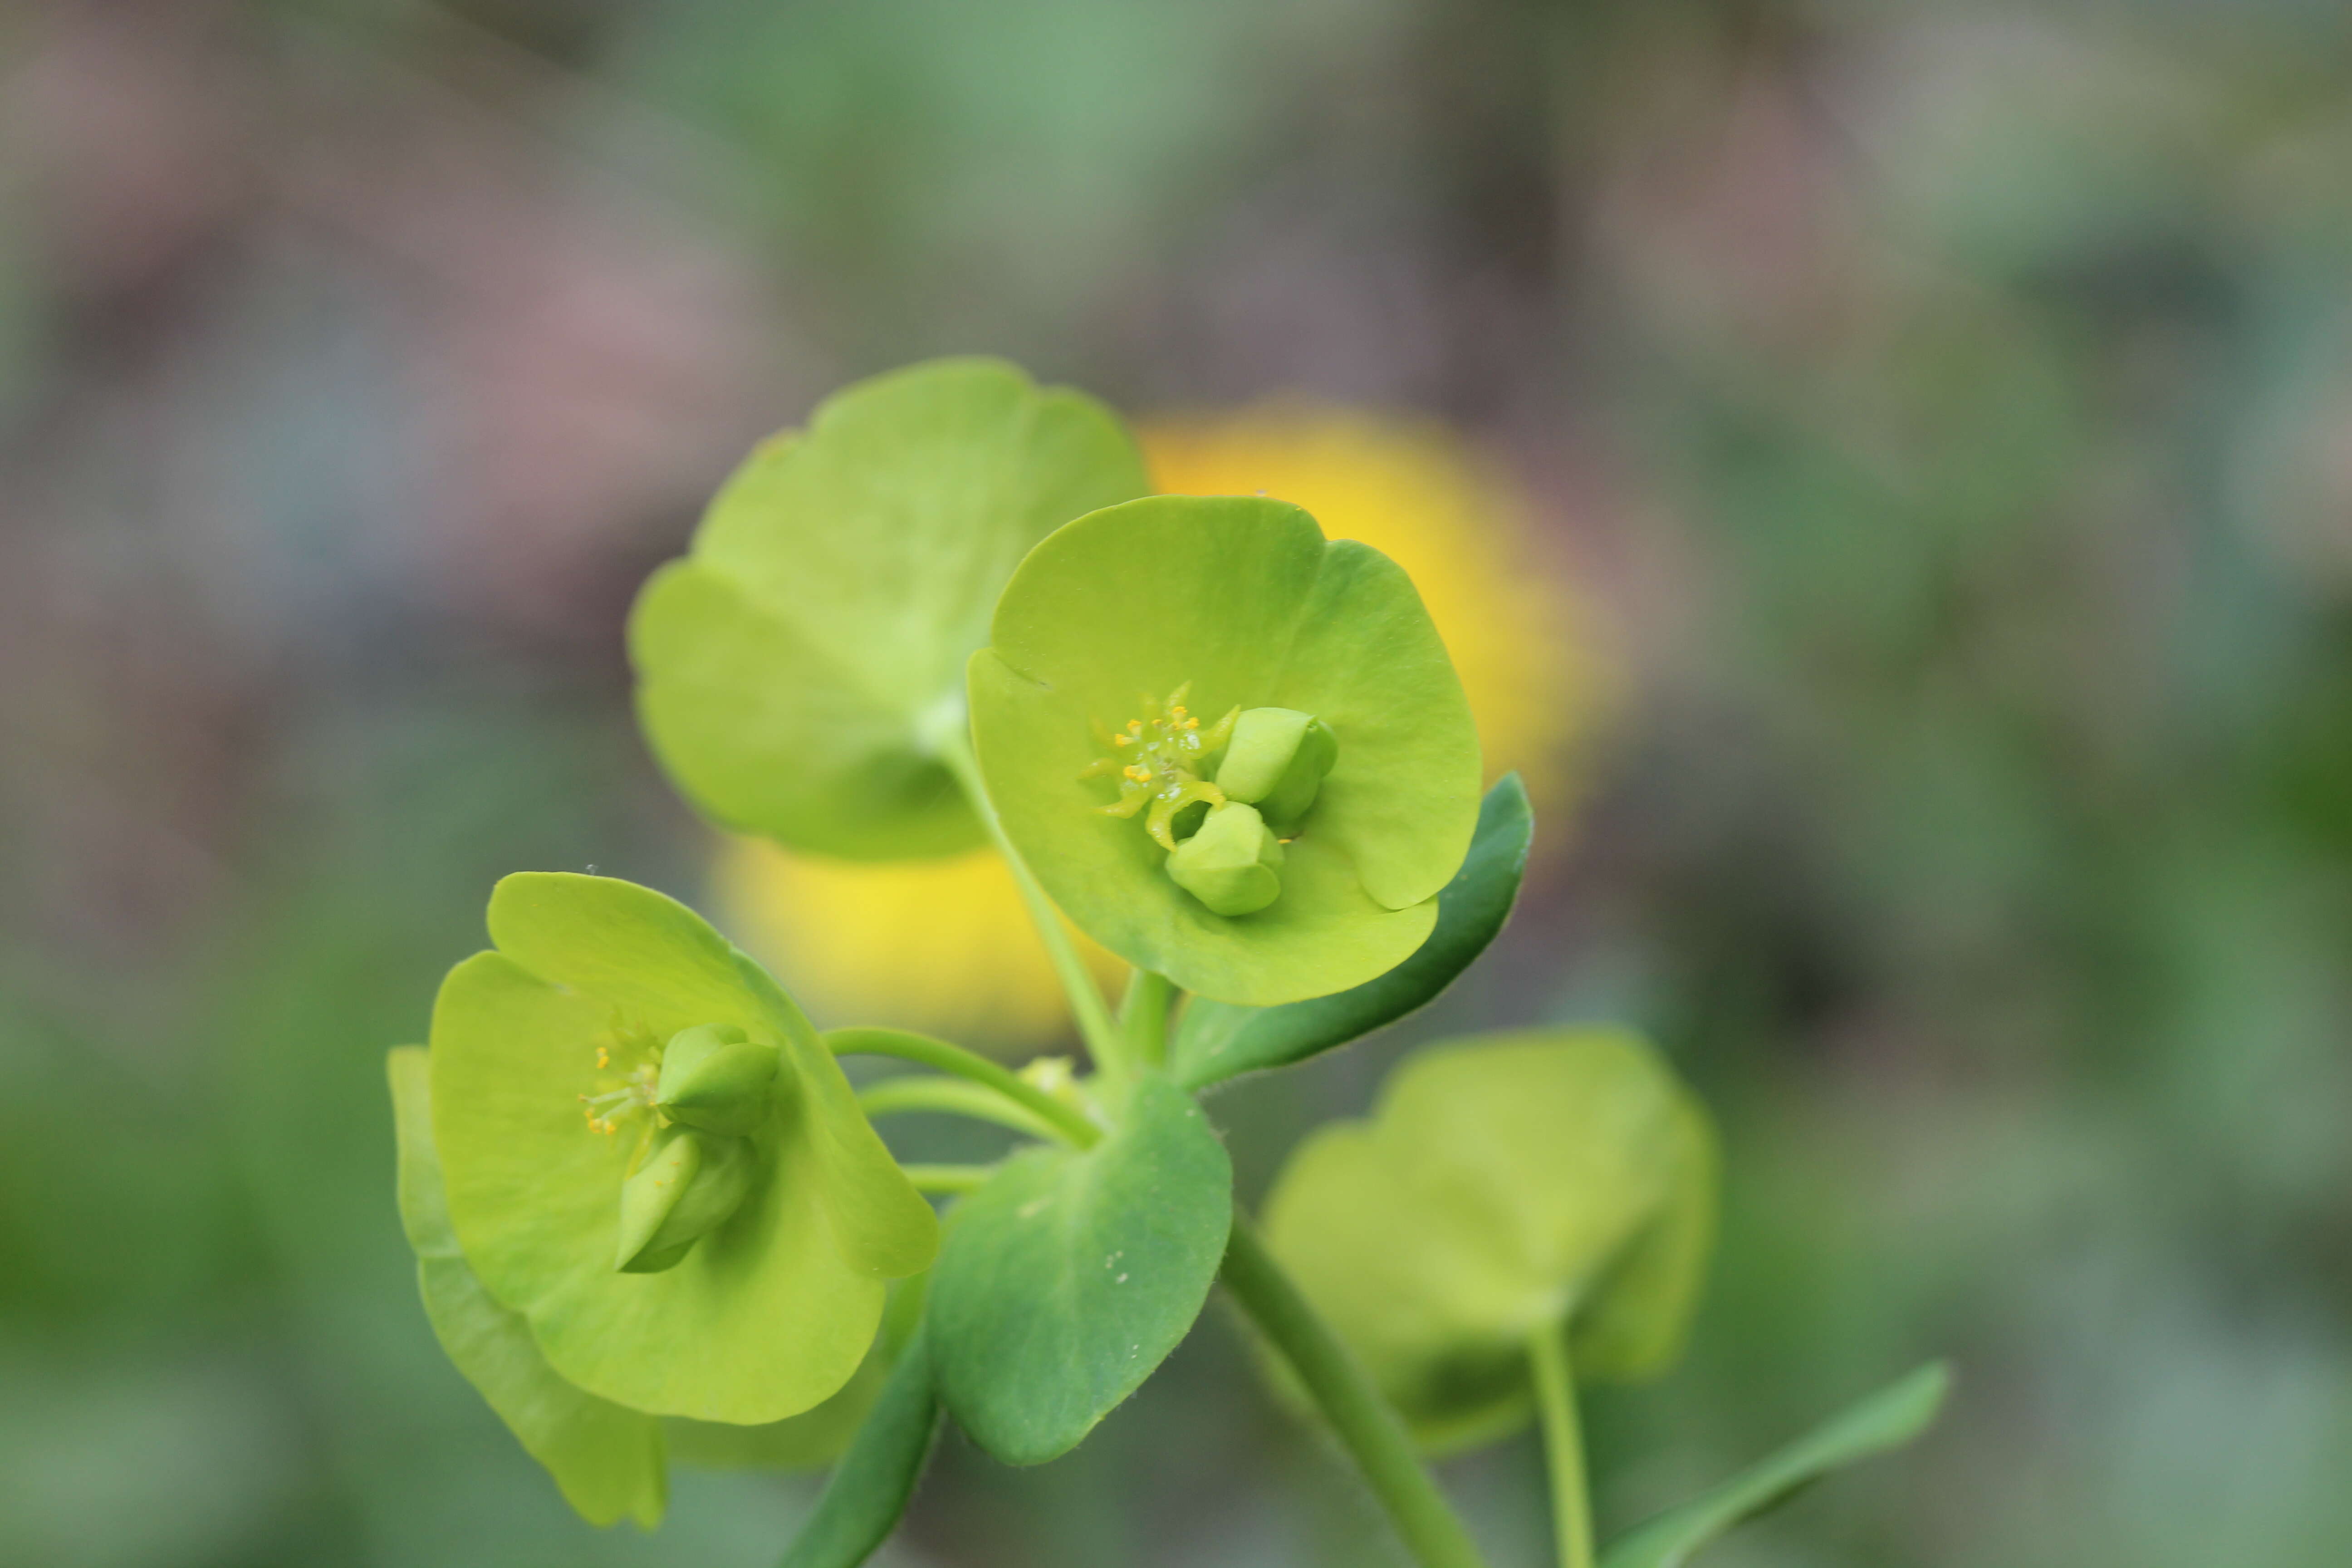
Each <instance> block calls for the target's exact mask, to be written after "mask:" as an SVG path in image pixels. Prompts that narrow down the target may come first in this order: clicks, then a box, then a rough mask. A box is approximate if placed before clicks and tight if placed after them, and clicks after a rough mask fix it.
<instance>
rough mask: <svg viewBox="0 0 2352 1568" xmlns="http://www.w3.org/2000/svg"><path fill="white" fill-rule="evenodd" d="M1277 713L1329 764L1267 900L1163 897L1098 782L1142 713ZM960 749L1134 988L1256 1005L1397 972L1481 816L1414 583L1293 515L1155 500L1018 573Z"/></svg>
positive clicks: (1162, 886) (1259, 506)
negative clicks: (1162, 707)
mask: <svg viewBox="0 0 2352 1568" xmlns="http://www.w3.org/2000/svg"><path fill="white" fill-rule="evenodd" d="M1188 682H1189V683H1190V690H1189V693H1188V694H1187V695H1186V697H1185V698H1184V699H1183V700H1184V702H1185V703H1186V705H1187V706H1188V707H1189V708H1190V710H1192V712H1194V713H1198V714H1204V715H1212V716H1213V715H1218V714H1223V713H1225V712H1228V711H1230V710H1234V709H1236V708H1238V709H1243V710H1248V709H1252V708H1287V709H1291V710H1297V711H1298V712H1301V713H1308V714H1312V715H1314V716H1315V717H1316V718H1317V719H1318V720H1320V721H1322V722H1323V723H1325V724H1326V725H1328V727H1329V729H1330V731H1331V732H1332V735H1333V736H1334V737H1335V739H1336V742H1337V760H1336V761H1335V763H1333V765H1332V767H1331V771H1330V773H1329V774H1328V776H1327V777H1325V778H1324V779H1323V781H1322V784H1321V788H1320V790H1319V792H1318V795H1317V796H1316V799H1315V802H1314V805H1313V807H1312V809H1311V810H1310V811H1308V813H1307V816H1306V819H1305V821H1304V822H1303V823H1302V824H1301V825H1300V826H1299V831H1298V835H1297V838H1296V840H1295V841H1294V842H1292V843H1290V844H1288V845H1286V847H1285V848H1286V856H1285V859H1284V863H1283V868H1282V871H1281V874H1280V875H1281V896H1280V897H1279V898H1277V899H1276V900H1274V902H1273V903H1271V904H1269V905H1267V906H1266V907H1265V908H1264V909H1261V910H1256V911H1255V912H1254V913H1250V914H1247V915H1242V916H1238V917H1229V916H1224V915H1220V914H1217V913H1215V912H1214V911H1213V910H1210V909H1208V908H1207V907H1206V906H1204V905H1203V904H1202V902H1201V900H1199V899H1197V898H1195V897H1194V896H1193V895H1192V894H1191V893H1189V892H1187V891H1185V890H1184V889H1182V888H1181V887H1179V886H1177V885H1176V884H1175V883H1174V882H1173V881H1171V880H1170V879H1169V878H1168V876H1167V875H1166V873H1165V871H1164V869H1163V862H1164V861H1165V859H1166V858H1167V852H1166V851H1165V850H1164V849H1162V848H1161V847H1160V846H1159V845H1157V844H1155V843H1154V842H1153V841H1152V839H1151V837H1150V835H1149V834H1147V833H1146V832H1145V831H1144V828H1143V826H1142V825H1141V824H1139V823H1138V822H1136V821H1134V820H1132V819H1123V818H1120V817H1117V816H1106V815H1104V814H1103V811H1102V807H1103V806H1105V805H1108V804H1110V803H1111V802H1112V801H1113V800H1114V799H1115V797H1116V790H1117V787H1118V780H1117V779H1116V778H1114V777H1106V776H1104V775H1103V773H1102V770H1100V769H1099V768H1097V767H1096V766H1095V763H1097V759H1099V758H1101V757H1102V756H1104V755H1105V754H1106V752H1107V751H1108V745H1107V742H1106V741H1105V739H1104V737H1106V736H1111V735H1114V734H1116V733H1117V732H1118V731H1121V730H1122V729H1123V728H1124V727H1125V726H1126V725H1127V724H1128V723H1129V721H1130V720H1132V719H1134V718H1135V717H1136V716H1137V715H1138V714H1139V712H1141V711H1142V706H1143V704H1145V703H1146V702H1147V701H1160V700H1167V699H1168V698H1169V696H1170V694H1171V693H1174V692H1176V691H1178V690H1180V689H1184V688H1185V687H1186V684H1187V683H1188ZM971 717H972V733H973V739H974V742H975V744H976V746H977V748H978V751H979V754H980V764H981V768H982V773H983V774H984V775H985V777H986V780H987V784H988V789H989V795H990V797H991V799H992V801H993V803H994V805H995V806H996V810H997V812H998V814H999V816H1001V817H1002V818H1003V824H1004V827H1005V830H1006V832H1007V833H1008V834H1009V835H1010V836H1011V837H1012V838H1013V843H1014V844H1015V845H1016V846H1017V847H1019V849H1020V851H1021V854H1022V856H1023V858H1024V859H1026V860H1027V861H1028V863H1029V865H1030V867H1031V868H1033V869H1034V871H1035V873H1036V875H1037V878H1038V879H1039V880H1040V881H1042V882H1043V883H1044V884H1045V888H1046V890H1047V891H1048V892H1050V893H1051V894H1052V895H1053V897H1054V900H1055V902H1056V903H1058V904H1060V905H1061V907H1062V909H1063V910H1064V911H1065V912H1066V913H1067V914H1068V915H1069V917H1070V918H1071V919H1072V920H1073V921H1076V923H1077V925H1078V926H1079V927H1080V928H1081V929H1083V930H1084V931H1086V932H1087V934H1088V935H1090V936H1092V937H1094V938H1095V939H1096V940H1097V942H1101V943H1102V944H1103V945H1104V946H1106V947H1108V948H1109V949H1110V950H1111V951H1112V952H1116V953H1118V955H1119V956H1120V957H1122V958H1125V959H1126V960H1128V961H1129V963H1133V964H1135V965H1137V966H1138V967H1139V968H1142V969H1146V970H1150V971H1154V972H1156V973H1161V974H1165V975H1167V976H1168V977H1169V978H1170V979H1171V980H1173V981H1174V982H1175V983H1176V984H1178V985H1180V986H1182V987H1183V988H1184V989H1186V990H1189V991H1192V992H1196V993H1198V994H1201V995H1204V996H1212V997H1215V998H1218V999H1219V1000H1222V1001H1228V1002H1240V1003H1245V1004H1248V1005H1257V1006H1271V1005H1276V1004H1279V1003H1284V1002H1291V1001H1297V1000H1298V999H1300V998H1302V997H1307V996H1318V995H1322V994H1327V993H1329V992H1333V991H1339V990H1344V989H1346V988H1347V987H1349V986H1351V985H1356V984H1361V983H1362V982H1364V981H1366V980H1369V979H1370V978H1372V977H1373V976H1374V975H1377V974H1381V973H1385V972H1386V971H1388V970H1389V969H1391V968H1392V967H1394V966H1395V965H1396V964H1397V963H1400V962H1401V961H1402V960H1403V959H1404V958H1405V957H1406V956H1407V955H1408V954H1410V953H1411V952H1412V951H1413V950H1414V949H1415V948H1416V947H1418V946H1420V944H1421V942H1423V939H1424V938H1426V937H1427V936H1428V935H1429V932H1430V928H1431V926H1432V925H1433V923H1434V921H1435V920H1436V916H1437V906H1436V894H1437V890H1438V889H1440V888H1442V887H1444V885H1445V883H1446V880H1447V879H1449V878H1451V877H1452V876H1453V874H1454V868H1456V867H1457V866H1459V865H1460V864H1461V862H1462V857H1463V854H1464V852H1465V850H1466V849H1467V848H1468V847H1469V844H1470V835H1471V832H1472V830H1473V828H1474V827H1475V826H1476V823H1477V817H1478V784H1479V760H1478V739H1477V731H1476V729H1475V726H1474V724H1473V723H1472V721H1471V718H1470V708H1469V704H1468V703H1467V702H1466V701H1465V700H1464V698H1463V695H1462V685H1461V682H1460V681H1459V680H1458V679H1456V678H1455V676H1454V667H1453V666H1452V664H1451V663H1450V662H1448V660H1447V658H1446V657H1445V648H1444V644H1443V643H1442V642H1440V641H1439V639H1438V636H1437V630H1436V628H1435V627H1434V626H1432V625H1431V624H1430V620H1429V616H1428V613H1427V612H1426V611H1425V610H1424V609H1423V607H1422V604H1421V599H1420V596H1419V595H1417V594H1415V593H1414V592H1413V587H1412V582H1411V581H1410V580H1409V579H1408V578H1407V577H1406V576H1405V574H1404V573H1403V572H1402V570H1401V569H1400V568H1399V567H1398V566H1397V565H1396V564H1395V563H1393V562H1391V561H1390V560H1389V559H1388V558H1387V557H1386V556H1384V555H1381V553H1380V552H1377V551H1374V550H1371V549H1369V548H1367V547H1365V546H1364V545H1361V544H1358V543H1355V542H1351V541H1347V540H1339V541H1330V542H1327V541H1326V540H1325V539H1324V538H1323V535H1322V531H1320V530H1319V529H1318V528H1317V527H1316V525H1315V520H1314V519H1313V518H1311V517H1309V516H1307V513H1306V512H1304V511H1301V510H1299V509H1298V508H1297V507H1295V506H1291V505H1288V504H1286V503H1285V502H1282V501H1276V500H1264V499H1262V498H1256V497H1211V498H1202V497H1193V496H1155V497H1150V498H1148V499H1146V500H1137V501H1129V502H1128V503H1126V504H1124V505H1121V506H1115V507H1108V508H1106V509H1105V510H1101V511H1097V512H1094V513H1091V514H1089V515H1088V516H1086V517H1083V518H1080V519H1079V520H1078V521H1076V522H1073V523H1071V524H1069V525H1068V526H1066V527H1065V528H1063V529H1060V530H1058V531H1056V532H1055V533H1054V534H1053V535H1052V536H1051V537H1049V538H1048V539H1046V540H1045V542H1043V543H1041V544H1039V545H1038V546H1037V548H1036V549H1034V550H1033V551H1032V552H1030V553H1029V557H1028V559H1027V560H1025V561H1024V562H1023V563H1021V569H1020V570H1019V571H1018V572H1016V573H1014V574H1013V580H1012V582H1010V583H1009V584H1006V585H1005V590H1004V596H1003V599H1002V600H1000V601H999V602H998V605H997V608H996V618H995V621H994V624H993V626H992V630H991V637H990V645H989V647H987V648H986V649H983V650H982V652H980V653H979V654H977V655H975V656H974V657H973V658H972V662H971Z"/></svg>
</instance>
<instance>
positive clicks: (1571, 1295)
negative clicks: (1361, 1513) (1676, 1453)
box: [1265, 1029, 1717, 1450]
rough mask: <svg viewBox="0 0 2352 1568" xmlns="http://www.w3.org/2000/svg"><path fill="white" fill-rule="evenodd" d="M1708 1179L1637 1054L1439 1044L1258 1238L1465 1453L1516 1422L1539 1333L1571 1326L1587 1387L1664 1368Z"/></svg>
mask: <svg viewBox="0 0 2352 1568" xmlns="http://www.w3.org/2000/svg"><path fill="white" fill-rule="evenodd" d="M1716 1184H1717V1179H1716V1152H1715V1137H1714V1133H1713V1131H1712V1129H1711V1128H1710V1127H1709V1125H1708V1123H1707V1121H1706V1115H1705V1113H1704V1112H1703V1111H1702V1110H1700V1108H1699V1107H1698V1105H1697V1103H1696V1101H1695V1100H1692V1098H1691V1097H1690V1095H1689V1093H1688V1092H1687V1091H1686V1090H1685V1089H1684V1088H1683V1087H1682V1085H1681V1084H1680V1083H1679V1082H1677V1081H1676V1079H1675V1077H1674V1075H1673V1073H1672V1071H1671V1070H1670V1069H1668V1068H1667V1067H1666V1066H1665V1064H1664V1062H1663V1061H1661V1060H1660V1059H1659V1058H1658V1057H1657V1056H1656V1054H1655V1053H1654V1052H1653V1051H1652V1050H1651V1049H1650V1048H1649V1047H1647V1046H1645V1045H1644V1044H1643V1043H1642V1042H1641V1041H1640V1040H1638V1039H1636V1038H1634V1037H1632V1036H1630V1035H1627V1034H1623V1033H1622V1032H1619V1031H1615V1030H1605V1029H1582V1030H1528V1031H1525V1032H1522V1033H1517V1034H1507V1035H1498V1036H1491V1037H1478V1038H1475V1039H1471V1040H1465V1041H1457V1042H1454V1043H1451V1044H1449V1045H1444V1046H1437V1047H1431V1048H1430V1049H1429V1050H1428V1051H1427V1052H1426V1053H1425V1054H1423V1055H1420V1056H1417V1057H1415V1058H1412V1059H1410V1060H1409V1061H1407V1062H1406V1064H1405V1065H1404V1066H1403V1067H1402V1068H1401V1069H1400V1070H1399V1071H1398V1072H1397V1074H1396V1075H1395V1077H1394V1078H1393V1079H1391V1082H1390V1083H1389V1085H1388V1087H1387V1089H1385V1090H1384V1091H1383V1093H1382V1095H1381V1103H1380V1106H1379V1109H1378V1110H1377V1111H1376V1112H1375V1113H1374V1116H1373V1118H1372V1120H1370V1121H1349V1122H1339V1123H1334V1124H1332V1125H1330V1126H1328V1127H1325V1128H1323V1129H1321V1130H1320V1131H1318V1132H1317V1133H1315V1134H1314V1136H1312V1137H1311V1138H1309V1139H1308V1140H1307V1142H1305V1143H1304V1144H1302V1145H1301V1146H1300V1148H1299V1149H1298V1151H1297V1153H1296V1154H1294V1155H1293V1156H1292V1157H1291V1160H1290V1163H1289V1164H1288V1165H1287V1166H1286V1168H1285V1169H1284V1171H1283V1173H1282V1174H1281V1176H1280V1177H1279V1178H1278V1179H1277V1180H1276V1184H1275V1188H1274V1191H1273V1194H1272V1195H1271V1196H1270V1197H1269V1198H1268V1199H1267V1202H1266V1209H1265V1229H1266V1241H1267V1245H1268V1247H1270V1248H1271V1249H1272V1250H1273V1252H1274V1253H1275V1255H1276V1258H1279V1259H1280V1260H1281V1261H1282V1262H1283V1263H1284V1265H1285V1266H1286V1267H1287V1268H1289V1269H1290V1270H1291V1273H1292V1277H1293V1278H1294V1279H1296V1280H1297V1284H1298V1288H1299V1289H1301V1290H1302V1291H1304V1292H1305V1293H1306V1295H1307V1299H1308V1300H1311V1301H1312V1302H1314V1304H1315V1305H1316V1307H1317V1308H1318V1310H1321V1311H1322V1312H1323V1314H1324V1315H1325V1316H1326V1317H1327V1318H1328V1320H1329V1321H1330V1323H1331V1325H1332V1327H1333V1328H1334V1329H1335V1330H1337V1331H1338V1332H1339V1336H1340V1337H1341V1338H1342V1339H1344V1340H1345V1341H1347V1342H1348V1344H1349V1348H1350V1349H1352V1350H1353V1351H1354V1352H1356V1354H1357V1355H1358V1356H1359V1357H1360V1358H1361V1359H1362V1361H1363V1363H1364V1365H1365V1368H1366V1369H1367V1370H1368V1371H1369V1372H1370V1373H1371V1374H1372V1376H1373V1378H1374V1379H1375V1381H1377V1382H1378V1383H1379V1384H1380V1385H1381V1391H1382V1392H1383V1393H1384V1394H1387V1395H1388V1397H1389V1398H1390V1399H1391V1401H1393V1402H1394V1403H1395V1405H1397V1407H1398V1409H1399V1411H1400V1412H1401V1413H1402V1415H1404V1416H1405V1418H1406V1420H1407V1422H1408V1423H1410V1424H1411V1426H1412V1428H1413V1432H1414V1435H1415V1436H1416V1437H1417V1438H1419V1440H1420V1441H1421V1442H1422V1443H1423V1446H1424V1447H1429V1448H1432V1449H1439V1450H1443V1449H1451V1448H1459V1447H1466V1446H1469V1445H1471V1444H1475V1443H1478V1442H1483V1441H1486V1440H1490V1439H1492V1438H1494V1437H1497V1436H1502V1435H1503V1434H1505V1433H1507V1432H1508V1431H1510V1430H1512V1429H1514V1428H1515V1427H1517V1426H1519V1425H1520V1424H1521V1423H1523V1422H1524V1421H1525V1420H1526V1419H1527V1417H1528V1414H1529V1411H1530V1409H1531V1405H1530V1388H1531V1385H1530V1383H1529V1375H1528V1364H1527V1356H1526V1345H1527V1342H1528V1335H1529V1334H1531V1333H1533V1332H1535V1331H1538V1329H1541V1328H1543V1327H1545V1326H1547V1325H1551V1324H1557V1323H1559V1322H1560V1321H1567V1322H1568V1324H1569V1325H1570V1349H1571V1352H1572V1354H1573V1357H1574V1360H1575V1364H1576V1366H1577V1369H1578V1372H1579V1373H1580V1375H1585V1376H1591V1377H1595V1378H1604V1379H1608V1378H1618V1379H1622V1378H1637V1377H1642V1376H1645V1375H1648V1374H1650V1373H1655V1372H1658V1371H1660V1370H1662V1369H1663V1368H1664V1366H1665V1365H1666V1364H1667V1363H1670V1362H1671V1361H1672V1360H1673V1358H1674V1356H1675V1353H1676V1352H1677V1351H1678V1349H1679V1348H1680V1345H1681V1342H1682V1338H1683V1334H1684V1331H1685V1327H1686V1326H1687V1324H1688V1322H1689V1321H1690V1316H1691V1313H1692V1310H1693V1309H1694V1307H1695V1306H1696V1300H1697V1296H1698V1289H1699V1283H1700V1281H1701V1279H1702V1278H1703V1277H1704V1275H1705V1272H1706V1258H1707V1254H1708V1251H1709V1249H1710V1247H1711V1246H1712V1242H1713V1236H1714V1217H1715V1204H1716Z"/></svg>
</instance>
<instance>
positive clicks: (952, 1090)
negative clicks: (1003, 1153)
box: [857, 1072, 1063, 1139]
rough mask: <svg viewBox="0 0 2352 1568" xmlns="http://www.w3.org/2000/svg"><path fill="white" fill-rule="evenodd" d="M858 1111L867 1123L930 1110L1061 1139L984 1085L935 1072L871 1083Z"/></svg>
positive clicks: (1052, 1127)
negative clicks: (878, 1117) (881, 1117)
mask: <svg viewBox="0 0 2352 1568" xmlns="http://www.w3.org/2000/svg"><path fill="white" fill-rule="evenodd" d="M857 1108H858V1109H859V1110H863V1111H864V1112H866V1120H868V1121H872V1120H873V1119H874V1118H876V1117H877V1116H903V1115H905V1114H907V1113H908V1112H909V1111H929V1112H932V1113H934V1114H937V1115H941V1116H964V1117H969V1118H971V1120H973V1121H992V1122H994V1123H995V1124H996V1125H997V1126H999V1127H1010V1128H1011V1129H1013V1131H1015V1132H1024V1133H1027V1134H1028V1135H1029V1136H1030V1137H1032V1138H1052V1139H1061V1138H1062V1137H1063V1133H1062V1130H1061V1129H1060V1128H1059V1127H1056V1126H1055V1125H1054V1124H1053V1123H1051V1122H1049V1121H1045V1119H1044V1118H1043V1117H1040V1116H1039V1115H1038V1114H1037V1113H1036V1112H1035V1111H1034V1110H1027V1109H1026V1108H1024V1107H1023V1106H1022V1105H1020V1104H1019V1103H1018V1102H1016V1101H1013V1100H1007V1099H1005V1098H1004V1096H1003V1095H1002V1094H999V1093H998V1092H997V1091H996V1090H995V1089H991V1088H990V1087H989V1086H988V1085H986V1084H983V1083H974V1082H973V1081H972V1080H971V1079H968V1078H942V1077H940V1076H938V1075H937V1074H933V1073H927V1072H910V1073H901V1074H899V1075H898V1076H897V1077H896V1078H886V1079H882V1080H881V1081H880V1082H878V1083H869V1084H867V1085H866V1087H865V1088H864V1089H859V1090H858V1091H857Z"/></svg>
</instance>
